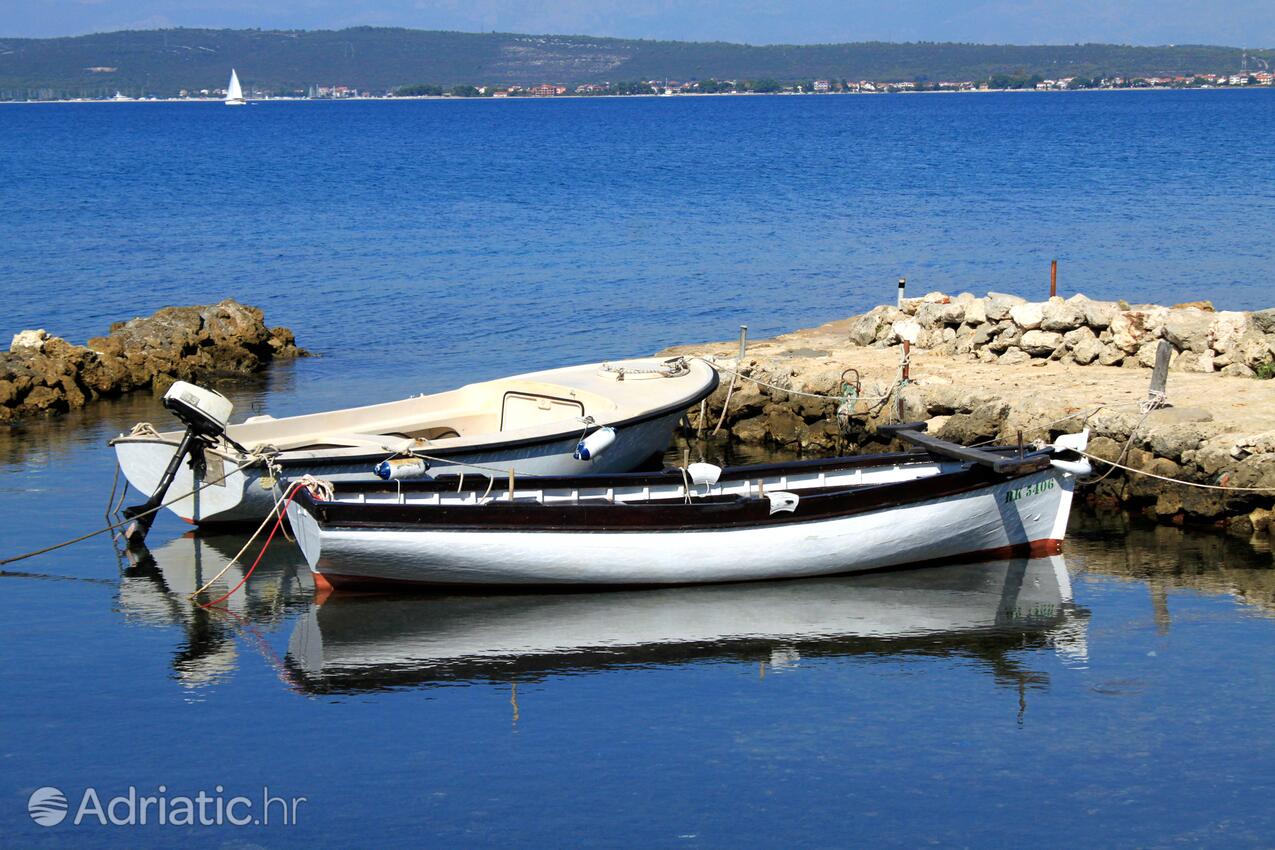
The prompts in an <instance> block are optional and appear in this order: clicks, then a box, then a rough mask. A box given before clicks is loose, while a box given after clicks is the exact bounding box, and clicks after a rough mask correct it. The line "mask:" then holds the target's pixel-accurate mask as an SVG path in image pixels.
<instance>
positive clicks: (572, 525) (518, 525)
mask: <svg viewBox="0 0 1275 850" xmlns="http://www.w3.org/2000/svg"><path fill="white" fill-rule="evenodd" d="M1039 471H1040V470H1020V471H1017V472H1013V473H997V472H995V471H993V470H991V469H988V468H987V467H985V466H978V465H974V466H970V467H968V468H965V469H961V470H958V471H955V472H949V473H942V474H939V475H933V476H929V477H926V478H918V479H914V480H911V481H900V482H894V483H889V484H875V485H869V486H858V487H853V488H840V489H833V490H831V491H827V492H818V493H814V494H811V493H801V494H800V495H801V501H800V504H799V505H798V507H797V510H796V511H795V512H792V513H788V512H781V513H776V514H771V513H770V501H769V499H767V498H765V497H758V498H747V499H745V498H739V499H733V500H729V501H721V500H716V501H697V500H693V501H692V502H691V503H690V504H689V505H688V504H686V503H685V502H682V501H677V500H666V501H662V502H660V503H640V504H634V503H628V504H625V503H607V502H604V503H600V504H599V503H583V504H575V503H572V504H565V503H556V504H552V503H551V504H542V503H540V502H538V501H526V502H519V501H516V500H515V501H514V502H499V501H495V502H489V503H486V504H482V505H422V504H398V503H393V502H390V503H386V502H381V503H370V504H369V503H362V502H348V501H340V500H337V501H330V502H320V501H317V500H315V499H314V497H313V496H312V495H311V494H310V493H309V491H308V490H306V489H304V488H302V489H299V490H298V491H297V494H296V496H295V497H294V500H295V501H296V502H297V503H298V504H299V505H300V506H301V507H302V509H304V510H306V511H308V512H309V513H310V514H311V515H312V516H313V517H314V518H315V520H316V521H317V522H318V523H319V525H320V527H322V528H324V529H328V530H332V529H352V530H353V529H385V530H401V531H417V530H419V531H426V530H428V531H507V532H522V533H525V532H553V531H571V532H595V533H597V532H643V531H708V530H720V529H737V528H760V527H768V526H778V525H796V524H802V523H808V522H816V521H819V520H827V519H832V518H837V517H845V516H853V515H857V514H864V513H870V512H873V511H880V510H888V509H890V508H896V507H901V506H904V505H909V504H915V503H919V502H925V501H930V500H933V499H942V498H950V497H953V496H959V495H963V494H966V493H972V492H974V491H977V490H980V489H984V488H987V487H991V486H994V485H997V484H1001V483H1004V482H1008V481H1013V480H1016V479H1020V478H1025V477H1028V476H1030V475H1035V474H1038V472H1039ZM679 477H680V475H679ZM343 490H345V488H344V487H339V488H338V492H341V491H343Z"/></svg>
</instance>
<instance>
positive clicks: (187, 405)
mask: <svg viewBox="0 0 1275 850" xmlns="http://www.w3.org/2000/svg"><path fill="white" fill-rule="evenodd" d="M162 404H163V405H164V407H166V408H168V410H169V412H170V413H172V414H173V415H174V416H176V417H177V418H178V419H180V420H181V421H182V423H183V424H184V425H185V426H186V433H185V434H183V435H182V439H181V443H180V444H179V445H178V446H177V451H176V452H175V453H174V454H173V457H172V460H170V461H169V462H168V467H167V468H166V469H165V470H164V474H163V475H162V476H160V479H159V486H158V487H156V488H155V492H154V493H152V494H151V497H150V498H149V499H147V500H146V501H145V502H143V503H142V504H140V505H133V506H132V507H128V508H125V509H124V518H125V519H131V520H133V522H132V523H131V524H130V525H129V526H128V528H127V529H126V530H125V531H124V539H125V540H126V541H127V542H128V545H129V546H141V545H142V543H143V542H144V541H145V540H146V535H147V533H149V532H150V530H151V524H152V523H154V522H155V516H156V514H158V513H159V506H160V505H162V504H163V503H164V496H165V495H167V494H168V488H169V487H171V486H172V483H173V479H174V478H176V477H177V470H178V469H180V468H181V462H182V460H183V459H184V458H185V457H186V456H187V455H190V468H191V469H192V470H194V471H195V479H196V480H199V479H202V478H203V477H204V474H205V472H206V471H207V468H208V464H207V461H206V460H205V459H204V449H205V448H206V447H208V446H211V445H213V444H214V443H216V442H217V440H218V438H221V437H226V426H227V425H228V424H229V423H230V411H231V410H233V409H234V405H233V404H232V403H231V402H230V399H228V398H226V397H225V396H224V395H222V394H221V393H219V392H217V391H216V390H206V389H204V388H203V387H197V386H195V385H194V384H190V383H187V382H186V381H177V382H176V383H174V384H173V385H172V386H171V387H169V388H168V392H166V393H164V398H163V401H162ZM226 441H227V442H229V443H230V444H231V445H233V446H234V447H235V448H237V449H239V450H240V451H244V449H243V447H242V446H240V445H238V444H237V443H235V442H234V441H233V440H231V439H230V438H229V437H226Z"/></svg>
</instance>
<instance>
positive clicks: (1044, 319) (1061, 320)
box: [1040, 301, 1085, 331]
mask: <svg viewBox="0 0 1275 850" xmlns="http://www.w3.org/2000/svg"><path fill="white" fill-rule="evenodd" d="M1084 322H1085V314H1084V311H1083V310H1082V309H1081V308H1080V307H1078V306H1076V305H1075V304H1069V303H1067V302H1066V301H1062V302H1055V301H1050V302H1049V303H1048V304H1046V305H1045V307H1044V309H1043V310H1042V311H1041V321H1040V327H1041V330H1046V331H1070V330H1074V329H1076V328H1078V327H1080V326H1081V325H1082V324H1084Z"/></svg>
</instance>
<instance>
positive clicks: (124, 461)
mask: <svg viewBox="0 0 1275 850" xmlns="http://www.w3.org/2000/svg"><path fill="white" fill-rule="evenodd" d="M681 417H682V412H681V411H677V412H675V413H670V414H668V415H667V416H664V417H662V418H659V419H652V420H649V421H647V422H643V423H640V424H638V425H634V426H630V427H627V428H621V429H618V430H617V431H616V441H615V443H613V444H612V445H611V447H610V448H609V449H608V450H607V451H606V453H604V454H603V455H601V456H600V457H597V458H594V459H593V460H587V461H583V460H576V459H575V458H574V457H573V453H574V452H575V448H576V436H575V435H572V436H571V437H569V438H567V439H560V440H554V441H547V442H545V443H540V444H532V445H519V446H514V447H510V448H507V449H501V448H500V447H498V446H497V447H487V448H479V449H476V450H474V451H472V452H466V453H463V454H456V455H452V456H449V457H448V461H449V462H448V463H446V464H444V463H438V462H434V461H431V464H432V468H431V471H432V472H435V473H444V472H445V473H460V472H464V473H486V474H491V473H490V471H489V470H485V469H483V467H495V468H497V469H501V470H508V469H512V470H514V472H515V473H516V474H518V475H591V474H595V473H605V472H627V471H629V470H631V469H633V468H635V467H636V466H638V465H639V464H641V463H642V462H643V461H645V460H647V459H649V458H650V457H651V456H652V455H655V454H658V453H660V452H662V451H664V449H665V448H667V447H668V444H669V439H670V435H671V434H672V432H673V429H674V428H675V427H676V426H677V422H678V420H679V419H680V418H681ZM176 451H177V443H176V442H170V441H168V440H150V441H144V440H127V441H118V442H116V444H115V453H116V457H117V459H118V460H119V464H120V468H121V469H123V470H124V475H125V477H126V478H127V479H128V482H129V484H130V485H132V486H133V487H134V488H136V489H137V490H140V491H141V492H143V493H146V494H150V493H153V492H154V491H155V488H156V487H157V486H158V485H159V479H160V477H161V476H162V475H163V473H164V469H165V467H167V466H168V461H169V460H170V459H171V458H172V456H173V453H174V452H176ZM207 458H208V476H207V478H206V479H205V480H208V481H212V480H215V479H218V478H221V477H222V476H224V475H226V474H227V473H230V475H229V477H227V478H225V480H224V481H223V482H222V483H219V484H213V485H210V486H208V487H204V488H202V489H199V490H198V491H197V492H194V493H193V494H192V491H196V490H197V487H196V481H195V476H194V472H193V471H192V470H191V469H190V466H189V465H187V464H185V463H183V464H182V465H181V468H180V469H179V470H178V472H177V477H176V478H174V479H173V484H172V486H171V487H170V488H169V494H170V497H173V498H175V497H177V496H179V495H181V494H183V493H186V494H191V495H188V496H186V497H185V498H182V499H179V500H178V501H176V502H174V503H173V504H172V505H171V506H169V510H171V511H172V512H173V513H175V514H177V516H179V517H181V518H182V519H183V520H185V521H186V522H190V523H201V522H252V521H260V520H261V519H262V518H264V517H265V516H266V515H267V514H268V513H270V508H271V506H272V505H273V504H274V502H275V498H276V497H277V496H278V491H277V490H276V489H275V484H274V481H273V479H272V478H270V477H269V476H268V474H267V472H266V470H264V469H263V468H262V467H261V466H251V467H248V468H247V469H242V470H238V471H233V472H232V470H235V467H236V466H237V465H238V464H237V463H236V461H235V459H234V458H232V457H227V456H224V455H222V454H220V453H217V452H212V451H210V452H208V453H207ZM286 474H287V475H288V476H289V477H293V478H299V477H301V476H302V475H314V476H318V477H320V478H323V479H325V480H327V481H333V482H338V483H345V482H359V481H366V482H374V481H379V480H380V479H379V478H377V477H376V476H375V475H374V474H373V473H372V463H371V462H368V461H366V460H364V461H360V462H349V461H343V460H342V459H340V458H313V459H311V460H309V461H308V462H300V463H293V464H289V466H288V468H287V470H286Z"/></svg>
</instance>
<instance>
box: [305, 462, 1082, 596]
mask: <svg viewBox="0 0 1275 850" xmlns="http://www.w3.org/2000/svg"><path fill="white" fill-rule="evenodd" d="M959 475H963V476H965V477H964V478H961V479H958V478H955V477H954V476H936V477H935V478H933V479H928V480H925V481H914V482H910V483H908V484H900V485H887V486H885V487H879V488H869V489H870V490H872V491H873V492H871V493H869V494H867V497H866V498H867V501H866V502H865V501H864V497H860V496H857V495H854V494H850V495H846V496H844V497H829V498H842V499H843V500H844V507H843V509H842V510H841V512H840V513H837V512H836V509H835V506H834V512H833V513H832V514H831V515H829V514H828V512H827V511H826V510H825V511H823V512H822V513H821V512H820V511H819V510H818V509H817V508H814V507H813V505H814V504H815V502H816V501H817V500H816V499H811V505H812V508H811V510H809V511H806V510H804V508H805V503H804V500H803V502H802V503H799V504H798V506H797V508H796V510H794V511H793V512H792V513H791V514H780V515H774V516H769V517H766V516H765V513H764V510H763V511H762V513H761V515H760V517H759V518H758V519H756V520H755V521H750V522H747V523H740V524H736V525H733V526H732V525H719V526H714V525H703V526H700V527H685V528H680V529H679V528H677V527H675V526H668V525H664V526H660V525H658V524H657V523H655V522H653V523H652V524H651V525H650V526H649V527H647V526H644V520H643V518H642V515H641V514H640V512H641V511H643V510H644V508H641V507H638V506H627V505H625V506H619V507H612V508H610V510H611V511H613V512H615V511H619V512H621V513H620V514H617V516H624V517H626V522H627V523H628V524H626V525H625V526H624V527H622V528H621V527H602V526H598V527H597V528H596V530H584V529H583V528H577V529H573V530H555V528H554V527H553V526H552V525H543V526H540V527H538V528H536V529H535V530H531V529H528V528H517V527H510V528H491V529H485V528H482V527H469V528H428V527H411V526H410V525H406V524H403V525H397V526H396V525H389V526H387V527H381V528H375V527H341V526H340V525H339V524H336V523H326V524H325V523H320V521H319V520H318V519H316V517H315V516H314V514H313V513H312V512H311V511H310V510H308V509H307V508H306V507H305V506H303V505H302V504H300V503H298V502H294V503H293V504H292V505H291V506H290V507H289V512H290V514H291V517H292V524H293V528H294V530H295V532H296V536H297V541H298V543H299V545H300V546H301V548H302V551H303V552H304V553H305V555H306V559H307V561H308V562H309V564H310V567H311V569H312V570H313V571H314V572H315V573H316V575H317V576H318V577H320V578H321V579H322V581H326V582H327V583H328V584H330V585H333V586H341V585H357V584H374V583H387V582H388V583H414V584H431V585H668V584H692V583H707V582H731V581H755V580H761V579H783V578H803V577H809V576H821V575H836V574H841V573H853V572H862V571H868V570H879V569H885V568H889V567H898V566H903V565H909V564H918V563H925V562H931V561H944V560H950V559H957V558H968V557H976V556H1005V555H1009V554H1018V553H1022V554H1032V555H1046V554H1055V553H1057V552H1058V551H1060V550H1061V547H1062V541H1063V537H1064V535H1065V532H1066V524H1067V517H1068V515H1069V512H1070V509H1071V502H1072V494H1073V489H1074V484H1075V477H1074V476H1073V475H1072V474H1070V473H1068V472H1066V471H1064V470H1062V469H1059V468H1055V467H1052V466H1051V467H1046V468H1045V469H1043V470H1038V471H1035V472H1030V473H1027V474H1023V475H1015V476H1010V477H1000V476H996V477H993V478H991V480H986V481H982V480H979V478H978V475H977V474H976V473H969V472H967V473H960V474H959ZM892 488H893V489H892ZM900 488H909V489H908V490H907V491H906V494H905V491H904V490H903V489H900ZM927 488H930V492H932V493H933V496H932V497H926V496H925V495H924V491H925V490H926V489H927ZM918 491H922V495H920V496H919V497H918V496H917V493H918ZM896 492H897V493H898V498H894V496H893V494H894V493H896ZM837 504H842V503H841V502H838V503H837ZM865 505H866V507H865ZM475 510H483V508H476V509H475ZM660 510H663V511H666V512H667V511H668V510H670V509H669V508H662V509H660ZM686 510H687V511H695V510H697V509H696V507H695V506H693V505H692V506H688V507H687V508H686ZM704 510H706V511H708V510H711V509H710V508H704ZM624 512H638V513H627V514H626V513H624ZM755 513H756V510H754V514H755ZM722 516H726V514H725V512H724V511H723V513H722ZM763 517H764V518H763ZM692 525H693V524H692ZM316 581H319V579H316Z"/></svg>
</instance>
